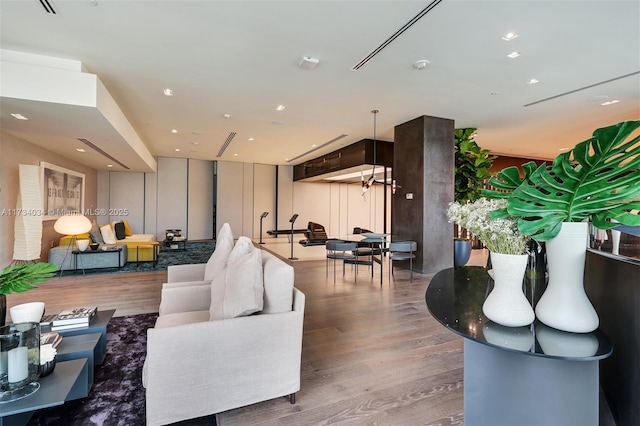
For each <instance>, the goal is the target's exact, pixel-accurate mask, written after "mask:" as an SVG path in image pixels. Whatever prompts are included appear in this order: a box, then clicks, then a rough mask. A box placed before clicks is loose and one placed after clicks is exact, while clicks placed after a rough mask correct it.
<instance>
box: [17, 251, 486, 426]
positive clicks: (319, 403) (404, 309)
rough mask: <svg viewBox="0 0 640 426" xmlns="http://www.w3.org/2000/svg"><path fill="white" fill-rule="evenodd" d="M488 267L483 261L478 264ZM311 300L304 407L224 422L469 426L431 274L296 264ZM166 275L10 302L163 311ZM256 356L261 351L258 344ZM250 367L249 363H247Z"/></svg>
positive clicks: (77, 284)
mask: <svg viewBox="0 0 640 426" xmlns="http://www.w3.org/2000/svg"><path fill="white" fill-rule="evenodd" d="M479 262H480V263H481V262H484V260H482V259H481V260H480V261H479ZM294 266H295V271H296V287H298V288H299V289H300V290H301V291H302V292H303V293H305V295H306V310H305V328H304V340H303V354H302V376H301V377H302V383H301V390H300V392H299V393H298V395H297V402H296V404H294V405H291V404H289V402H288V400H287V399H285V398H279V399H276V400H272V401H267V402H263V403H259V404H254V405H251V406H249V407H245V408H241V409H237V410H231V411H228V412H225V413H221V414H220V415H218V417H217V418H218V422H219V424H221V425H243V426H244V425H321V424H332V423H338V424H354V425H355V424H357V425H374V424H375V425H455V424H462V423H463V414H462V413H463V369H462V357H463V355H462V339H461V338H460V337H458V336H457V335H455V334H454V333H452V332H450V331H448V330H446V329H445V328H444V327H443V326H442V325H440V324H439V323H438V322H437V321H436V320H434V319H433V318H432V317H431V315H430V314H429V312H428V310H427V307H426V304H425V300H424V294H425V291H426V288H427V285H428V283H429V280H430V279H431V275H423V274H417V273H414V274H413V282H412V283H410V282H409V272H408V271H406V270H403V269H399V268H397V269H395V272H394V274H395V275H394V277H393V278H392V279H391V282H389V279H388V274H387V270H386V268H387V265H386V264H385V271H384V280H383V284H382V286H381V285H380V275H379V273H377V272H378V270H377V267H376V274H374V275H375V276H374V278H371V275H370V273H369V272H368V271H367V267H366V266H360V267H359V268H360V269H359V271H358V279H357V283H354V274H353V271H352V270H351V269H350V267H347V272H346V275H345V276H344V278H343V277H342V275H341V273H340V270H341V268H340V269H339V271H338V274H337V281H336V283H335V284H334V282H333V276H332V271H331V265H330V266H329V278H328V279H326V278H325V262H324V260H311V261H297V262H295V263H294ZM165 280H166V272H164V271H158V272H151V273H145V272H140V273H132V274H121V273H113V274H95V275H87V276H85V277H83V276H64V277H62V278H54V279H51V280H49V281H48V282H46V283H44V284H42V285H41V286H40V288H38V289H36V290H32V291H29V292H27V293H23V294H12V295H8V296H7V305H8V306H13V305H15V304H18V303H23V302H28V301H36V300H39V301H44V302H45V303H46V309H47V311H48V312H57V311H59V310H61V309H64V308H67V307H71V306H76V305H88V304H90V305H97V306H98V307H99V309H116V315H117V316H121V315H129V314H138V313H145V312H157V310H158V305H159V302H160V288H161V286H162V283H163V282H164V281H165ZM256 350H258V348H256ZM247 368H251V366H247Z"/></svg>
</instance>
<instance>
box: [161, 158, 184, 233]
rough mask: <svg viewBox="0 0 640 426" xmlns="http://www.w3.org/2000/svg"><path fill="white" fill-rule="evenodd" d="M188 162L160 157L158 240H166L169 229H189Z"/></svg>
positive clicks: (182, 159) (181, 159)
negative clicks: (166, 232)
mask: <svg viewBox="0 0 640 426" xmlns="http://www.w3.org/2000/svg"><path fill="white" fill-rule="evenodd" d="M187 196H188V162H187V159H186V158H168V157H158V199H157V206H158V211H157V220H158V225H157V226H158V228H157V230H156V238H157V239H158V241H162V240H164V237H165V231H166V230H167V229H181V230H182V232H183V235H185V234H188V232H189V230H188V229H187V201H188V198H187Z"/></svg>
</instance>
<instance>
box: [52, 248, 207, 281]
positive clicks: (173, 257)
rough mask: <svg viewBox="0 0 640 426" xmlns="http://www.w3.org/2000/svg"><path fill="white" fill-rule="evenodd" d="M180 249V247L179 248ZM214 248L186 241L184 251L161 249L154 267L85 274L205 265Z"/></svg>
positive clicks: (130, 266) (145, 265) (133, 265)
mask: <svg viewBox="0 0 640 426" xmlns="http://www.w3.org/2000/svg"><path fill="white" fill-rule="evenodd" d="M180 248H181V249H182V245H181V246H180ZM215 248H216V243H215V241H193V242H192V241H188V242H187V243H186V250H184V251H182V250H181V249H180V250H169V249H166V248H165V247H162V251H161V252H160V253H159V254H158V264H157V265H156V266H155V267H154V266H153V262H141V263H140V264H136V262H129V263H127V264H126V265H124V266H123V267H122V268H104V269H87V270H85V274H103V273H114V272H117V273H121V272H126V273H129V272H144V271H146V272H148V271H162V270H164V269H167V266H169V265H185V264H189V263H206V262H207V260H209V258H210V257H211V254H212V253H213V250H214V249H215ZM64 274H65V275H67V274H69V275H73V274H76V275H77V274H82V270H79V271H74V272H67V271H65V272H64Z"/></svg>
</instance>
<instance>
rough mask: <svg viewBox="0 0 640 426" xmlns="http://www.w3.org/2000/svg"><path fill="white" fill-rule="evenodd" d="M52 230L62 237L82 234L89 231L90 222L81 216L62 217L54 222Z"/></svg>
mask: <svg viewBox="0 0 640 426" xmlns="http://www.w3.org/2000/svg"><path fill="white" fill-rule="evenodd" d="M53 229H55V230H56V232H57V233H59V234H63V235H78V234H84V233H86V232H89V231H90V230H91V221H90V220H89V219H87V218H86V217H85V216H82V215H68V216H62V217H60V218H59V219H58V220H56V223H55V224H54V225H53Z"/></svg>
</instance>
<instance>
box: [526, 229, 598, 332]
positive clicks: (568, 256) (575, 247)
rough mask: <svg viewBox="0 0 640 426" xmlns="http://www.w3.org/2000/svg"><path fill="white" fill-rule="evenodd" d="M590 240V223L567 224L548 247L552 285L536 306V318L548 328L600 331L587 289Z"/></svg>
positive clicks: (550, 284) (550, 282) (548, 262)
mask: <svg viewBox="0 0 640 426" xmlns="http://www.w3.org/2000/svg"><path fill="white" fill-rule="evenodd" d="M588 238H589V224H588V223H586V222H565V223H563V224H562V229H561V230H560V233H559V234H558V235H557V236H556V237H555V238H552V239H551V240H549V241H547V242H546V244H545V245H546V249H547V267H548V269H549V283H548V284H547V289H546V290H545V292H544V294H543V295H542V297H541V298H540V301H538V304H537V305H536V316H537V317H538V319H539V320H540V321H541V322H542V323H543V324H546V325H548V326H549V327H553V328H555V329H558V330H562V331H569V332H571V333H589V332H591V331H593V330H595V329H596V328H598V324H599V319H598V314H597V313H596V310H595V309H594V308H593V305H592V304H591V302H590V301H589V298H588V297H587V293H586V292H585V290H584V263H585V258H586V253H587V251H586V250H587V244H588Z"/></svg>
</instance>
